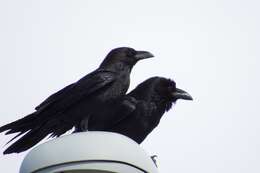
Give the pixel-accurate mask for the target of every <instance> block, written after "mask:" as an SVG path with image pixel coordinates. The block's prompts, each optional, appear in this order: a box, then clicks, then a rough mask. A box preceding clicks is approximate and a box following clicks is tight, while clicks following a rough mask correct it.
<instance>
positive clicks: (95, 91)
mask: <svg viewBox="0 0 260 173" xmlns="http://www.w3.org/2000/svg"><path fill="white" fill-rule="evenodd" d="M150 57H153V55H152V54H151V53H150V52H146V51H136V50H134V49H132V48H128V47H121V48H116V49H113V50H112V51H110V52H109V53H108V55H107V56H106V58H105V59H104V60H103V62H102V63H101V65H100V66H99V68H98V69H96V70H95V71H93V72H91V73H89V74H87V75H86V76H84V77H83V78H81V79H80V80H78V81H77V82H75V83H73V84H70V85H68V86H66V87H65V88H63V89H62V90H60V91H58V92H56V93H54V94H53V95H51V96H49V97H48V98H47V99H46V100H45V101H43V102H42V103H41V104H40V105H39V106H37V107H36V108H35V109H36V111H35V112H33V113H32V114H29V115H28V116H25V117H24V118H21V119H19V120H17V121H14V122H12V123H9V124H7V125H4V126H2V127H0V132H3V131H6V130H7V132H6V134H12V133H17V132H18V135H16V136H15V137H14V138H13V139H15V138H17V137H19V136H21V135H23V136H22V137H20V138H19V139H18V140H17V141H15V142H14V143H13V144H12V145H10V146H9V147H8V148H7V149H6V150H5V151H4V154H10V153H19V152H23V151H25V150H27V149H29V148H31V147H32V146H34V145H35V144H37V143H38V142H39V141H41V140H42V139H43V138H45V137H46V136H48V135H49V134H50V135H51V136H52V137H58V136H60V135H62V134H64V133H65V132H66V131H68V130H70V129H71V128H73V127H74V126H75V125H76V124H79V122H80V121H81V120H82V119H84V120H85V121H86V120H88V119H89V118H91V117H92V116H95V114H96V112H97V111H99V110H102V109H103V108H102V107H104V106H105V105H106V104H107V103H108V102H109V101H110V100H114V99H117V98H119V97H121V96H123V95H125V93H126V91H127V89H128V87H129V83H130V73H131V70H132V68H133V66H134V65H135V64H136V63H137V62H138V61H139V60H142V59H146V58H150ZM103 116H107V115H105V114H104V115H103ZM87 125H88V124H85V126H81V129H83V130H87V129H88V127H87ZM13 139H11V141H12V140H13ZM9 142H10V141H9Z"/></svg>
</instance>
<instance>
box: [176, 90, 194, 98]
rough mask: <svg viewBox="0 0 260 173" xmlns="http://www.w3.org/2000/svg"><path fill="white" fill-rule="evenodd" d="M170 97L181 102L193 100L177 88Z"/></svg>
mask: <svg viewBox="0 0 260 173" xmlns="http://www.w3.org/2000/svg"><path fill="white" fill-rule="evenodd" d="M172 96H173V97H174V98H175V99H176V100H177V99H183V100H193V98H192V97H191V95H190V94H189V93H187V92H186V91H184V90H181V89H179V88H176V91H175V92H173V93H172Z"/></svg>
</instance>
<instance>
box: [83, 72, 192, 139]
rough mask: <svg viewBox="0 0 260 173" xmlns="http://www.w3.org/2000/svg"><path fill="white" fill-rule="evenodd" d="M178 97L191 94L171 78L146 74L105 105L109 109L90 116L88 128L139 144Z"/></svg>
mask: <svg viewBox="0 0 260 173" xmlns="http://www.w3.org/2000/svg"><path fill="white" fill-rule="evenodd" d="M178 99H183V100H192V97H191V96H190V95H189V94H188V93H187V92H186V91H184V90H181V89H179V88H176V83H175V82H174V81H173V80H171V79H166V78H164V77H152V78H149V79H147V80H146V81H144V82H142V83H141V84H139V85H138V86H137V87H136V88H135V89H134V90H132V91H131V92H130V93H129V94H127V95H126V96H124V97H122V98H121V99H117V100H116V101H115V102H114V103H111V105H107V106H109V107H110V109H108V108H107V109H105V110H106V111H105V112H104V114H106V115H108V116H103V115H102V113H101V114H99V115H97V116H95V117H94V116H93V117H91V118H90V120H89V130H100V131H109V132H116V133H120V134H123V135H125V136H127V137H129V138H131V139H133V140H134V141H135V142H137V143H139V144H140V143H141V142H143V140H144V139H145V138H146V137H147V135H148V134H150V133H151V132H152V131H153V129H154V128H155V127H156V126H157V125H158V124H159V122H160V119H161V117H162V116H163V115H164V113H165V112H166V111H168V110H170V109H171V107H172V104H174V103H175V102H176V101H177V100H178ZM103 118H106V119H103ZM102 122H103V123H102ZM78 131H80V130H79V129H78Z"/></svg>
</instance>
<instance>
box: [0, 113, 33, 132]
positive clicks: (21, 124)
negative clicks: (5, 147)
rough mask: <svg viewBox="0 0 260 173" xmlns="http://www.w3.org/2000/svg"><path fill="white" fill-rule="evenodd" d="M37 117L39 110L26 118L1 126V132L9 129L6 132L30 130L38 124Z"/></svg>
mask: <svg viewBox="0 0 260 173" xmlns="http://www.w3.org/2000/svg"><path fill="white" fill-rule="evenodd" d="M36 119H37V112H34V113H32V114H29V115H27V116H26V117H24V118H21V119H19V120H16V121H14V122H11V123H9V124H6V125H4V126H2V127H0V133H1V132H4V131H7V130H8V131H7V132H6V133H5V134H11V133H17V132H21V131H28V130H30V129H32V128H34V126H35V125H36V124H37V123H35V120H36Z"/></svg>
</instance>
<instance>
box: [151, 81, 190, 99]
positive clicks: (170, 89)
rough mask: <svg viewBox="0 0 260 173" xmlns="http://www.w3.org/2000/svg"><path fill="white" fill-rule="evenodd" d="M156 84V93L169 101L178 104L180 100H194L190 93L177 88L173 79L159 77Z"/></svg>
mask: <svg viewBox="0 0 260 173" xmlns="http://www.w3.org/2000/svg"><path fill="white" fill-rule="evenodd" d="M154 82H155V83H154V87H155V88H154V90H155V92H157V93H158V94H159V95H160V97H162V98H163V99H165V100H167V101H171V102H176V101H177V100H178V99H183V100H193V99H192V97H191V95H190V94H189V93H187V92H186V91H184V90H182V89H179V88H177V87H176V83H175V82H174V81H173V80H171V79H166V78H162V77H157V78H156V81H154Z"/></svg>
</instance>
